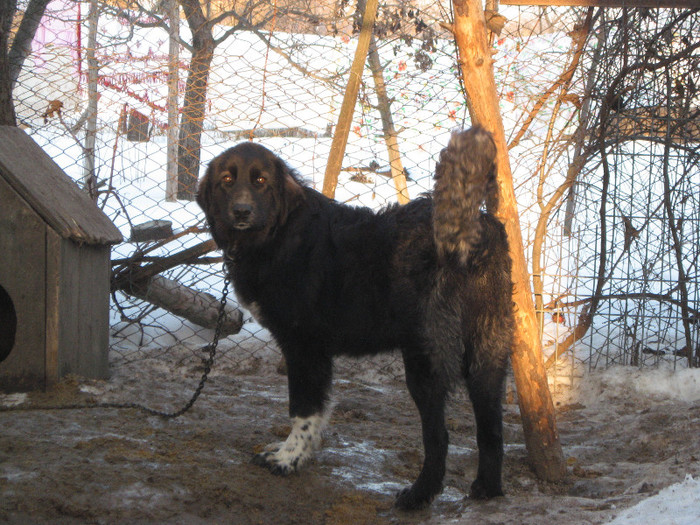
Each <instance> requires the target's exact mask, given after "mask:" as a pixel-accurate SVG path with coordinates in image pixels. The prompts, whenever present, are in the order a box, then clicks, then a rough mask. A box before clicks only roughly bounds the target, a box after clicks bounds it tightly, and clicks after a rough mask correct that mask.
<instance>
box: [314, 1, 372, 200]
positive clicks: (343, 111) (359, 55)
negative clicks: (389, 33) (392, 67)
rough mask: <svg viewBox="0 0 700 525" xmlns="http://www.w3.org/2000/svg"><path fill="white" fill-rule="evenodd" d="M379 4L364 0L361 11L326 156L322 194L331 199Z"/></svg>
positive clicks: (333, 196)
mask: <svg viewBox="0 0 700 525" xmlns="http://www.w3.org/2000/svg"><path fill="white" fill-rule="evenodd" d="M378 5H379V0H367V2H366V4H365V9H364V12H363V14H362V28H361V29H360V36H359V37H358V39H357V49H355V58H354V59H353V61H352V67H351V68H350V78H349V79H348V85H347V87H346V89H345V96H344V97H343V104H342V105H341V106H340V115H339V116H338V123H337V124H336V126H335V133H334V134H333V142H332V144H331V151H330V153H329V155H328V163H327V164H326V173H325V175H324V177H323V194H324V195H325V196H326V197H329V198H331V199H333V198H335V189H336V187H337V186H338V174H339V173H340V167H341V166H342V164H343V157H344V156H345V147H346V146H347V144H348V135H349V134H350V126H351V125H352V116H353V114H354V112H355V104H356V103H357V93H358V91H359V90H360V83H361V82H362V72H363V70H364V68H365V63H366V62H367V53H368V52H369V43H370V39H371V38H372V31H374V21H375V20H376V18H377V6H378Z"/></svg>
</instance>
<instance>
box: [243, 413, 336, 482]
mask: <svg viewBox="0 0 700 525" xmlns="http://www.w3.org/2000/svg"><path fill="white" fill-rule="evenodd" d="M328 412H330V411H328ZM328 415H329V414H326V413H324V414H315V415H313V416H310V417H295V418H294V419H292V430H291V432H290V433H289V436H288V437H287V440H286V441H284V442H283V443H274V444H272V445H268V446H267V447H265V452H262V453H260V454H258V455H257V456H255V458H254V462H255V463H257V464H260V465H263V466H266V467H268V468H269V469H270V470H271V471H272V472H273V473H275V474H283V475H285V474H291V473H292V472H296V471H297V470H298V469H299V468H301V466H302V465H304V464H305V463H306V462H308V461H309V460H310V459H311V458H312V457H313V455H314V452H315V451H316V450H317V449H318V448H320V446H321V432H322V430H323V428H324V427H325V426H326V422H327V420H328Z"/></svg>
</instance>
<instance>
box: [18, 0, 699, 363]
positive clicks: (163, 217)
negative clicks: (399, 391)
mask: <svg viewBox="0 0 700 525" xmlns="http://www.w3.org/2000/svg"><path fill="white" fill-rule="evenodd" d="M20 8H21V9H20V10H19V15H18V18H17V21H16V24H15V29H14V31H15V35H16V38H17V37H18V36H20V35H21V34H22V33H21V31H20V28H19V20H20V18H21V16H22V14H23V13H24V12H26V11H27V9H29V8H30V5H29V4H28V3H22V2H20ZM362 8H363V7H362V2H360V4H359V5H356V4H353V3H349V2H345V1H341V2H327V3H326V2H323V1H322V0H321V1H319V2H311V3H305V2H295V1H292V0H290V1H288V2H282V1H278V2H272V3H266V2H265V3H257V2H250V3H248V2H226V1H222V2H210V1H207V2H200V1H199V0H180V1H179V3H175V2H171V1H164V2H160V3H152V4H141V3H136V2H130V1H128V0H126V1H118V2H102V1H98V0H91V1H89V2H76V1H74V0H56V1H53V2H51V3H49V4H48V8H47V10H46V12H45V14H44V16H43V18H42V21H41V24H40V25H39V28H38V30H37V32H36V35H35V36H34V39H33V41H32V43H31V48H30V51H29V52H28V53H27V54H26V56H25V57H24V62H23V65H22V67H20V68H18V70H17V75H16V82H15V85H14V90H13V95H14V101H15V107H16V112H17V118H18V121H19V123H20V125H21V126H22V127H24V128H25V129H26V130H27V132H28V133H30V134H31V136H32V137H33V138H34V139H35V140H36V141H37V142H38V143H39V144H40V145H41V146H42V147H43V148H44V149H45V150H46V151H47V152H48V153H49V154H50V155H51V156H52V157H53V158H54V160H55V161H56V162H57V163H58V164H59V165H60V166H61V167H62V168H63V169H64V170H65V171H66V173H67V174H68V175H69V176H71V177H72V178H73V179H75V180H76V181H77V182H78V183H79V184H80V185H81V186H82V187H84V188H85V190H86V191H88V192H90V193H91V195H92V196H93V198H94V199H95V201H96V202H97V204H98V206H99V207H100V208H102V209H103V210H104V211H105V212H106V213H107V215H108V216H109V217H110V218H111V219H112V220H113V221H114V223H115V224H116V225H117V226H118V228H119V229H120V231H121V232H122V234H123V235H124V238H125V241H124V242H123V243H121V244H119V245H117V246H115V247H114V249H113V254H112V259H113V261H112V274H113V275H112V317H111V351H112V354H113V357H114V359H113V363H114V366H119V364H120V363H123V362H125V361H130V360H134V359H140V358H142V357H144V356H146V355H153V353H158V352H169V351H171V350H172V349H173V348H175V347H177V348H178V349H182V348H185V349H189V350H190V353H191V355H192V356H193V357H194V358H199V357H200V356H201V349H202V347H203V346H204V345H206V344H207V342H208V341H209V339H210V338H211V336H212V332H213V331H212V328H213V324H211V322H210V320H207V319H206V316H207V312H211V310H212V305H215V298H216V297H217V296H219V295H220V293H221V287H222V281H223V280H222V269H221V258H220V256H219V254H218V253H217V252H215V251H213V250H212V244H211V241H210V237H209V235H208V233H207V231H206V228H205V224H204V222H203V215H202V213H201V211H200V210H199V207H198V206H197V204H196V202H194V201H193V198H194V194H195V192H196V182H197V179H198V178H199V176H200V174H201V173H203V170H204V168H205V166H206V164H207V162H208V161H209V160H211V159H212V158H213V157H214V156H216V155H217V154H218V153H220V152H221V151H222V150H223V149H225V148H227V147H230V146H231V145H233V144H235V143H237V142H240V141H244V140H254V141H257V142H261V143H263V144H265V145H266V146H268V147H269V148H271V149H273V150H274V151H275V152H277V153H278V154H279V155H280V156H281V157H283V158H284V159H286V160H287V161H288V163H289V164H290V166H292V167H293V168H294V169H296V170H297V171H298V172H299V173H300V174H301V175H302V176H303V178H304V179H306V180H307V181H308V182H309V184H311V185H312V186H314V187H316V188H317V189H320V188H321V186H322V184H323V173H324V169H325V166H326V161H327V159H328V154H329V150H330V146H331V141H332V138H333V135H334V132H335V129H334V125H335V124H336V122H337V121H338V117H339V114H340V111H341V105H342V100H343V95H344V92H345V87H346V84H347V81H348V77H349V74H350V73H349V70H350V67H351V64H352V60H353V55H354V52H355V47H356V42H357V33H358V31H359V28H360V25H361V23H360V19H361V15H362ZM501 15H504V16H505V20H504V22H505V27H504V28H503V29H502V30H501V31H500V33H499V34H495V33H494V34H492V35H491V39H492V49H493V55H494V60H495V62H494V65H495V73H496V81H497V85H498V86H499V90H500V93H499V96H500V100H501V107H502V113H503V116H504V123H505V127H506V137H507V139H508V141H509V146H510V151H511V162H512V164H513V172H514V174H515V184H516V195H517V198H518V204H519V208H520V214H521V221H522V224H523V235H524V238H525V241H526V247H527V250H528V260H529V261H531V264H532V273H533V287H534V292H535V298H536V304H537V307H538V313H539V316H540V320H541V324H542V330H543V343H544V346H545V350H546V358H547V359H548V364H549V365H550V366H551V368H552V370H558V374H559V375H560V376H561V375H563V376H565V375H566V374H573V373H574V371H575V370H576V369H577V367H578V366H579V365H581V364H585V365H587V366H591V367H595V366H600V365H606V366H607V365H610V364H617V363H620V364H627V365H635V366H645V365H650V364H658V363H660V362H662V361H664V362H670V363H672V364H673V365H674V366H677V365H680V366H688V365H690V366H697V365H698V352H699V350H698V339H699V336H700V334H699V333H698V330H699V324H698V322H697V319H698V311H699V310H700V297H699V293H698V287H697V273H698V271H697V259H698V250H699V249H700V248H698V246H700V239H698V237H699V236H700V217H699V216H698V215H699V213H700V212H699V211H698V210H700V206H699V203H698V192H697V188H698V184H699V183H700V170H699V169H698V152H697V144H698V140H699V139H700V133H699V131H698V129H697V122H698V108H699V107H700V100H699V95H698V92H697V89H696V86H697V85H698V82H700V78H698V76H699V74H698V71H699V70H700V67H698V66H699V64H698V61H699V58H698V51H697V49H698V47H699V43H698V33H697V27H698V23H699V22H700V20H699V18H700V15H699V14H698V12H697V10H695V11H693V10H685V11H680V10H651V9H608V10H606V9H595V10H593V9H582V8H548V9H543V8H535V7H529V8H504V9H502V10H501ZM450 17H451V14H450V12H449V10H448V9H447V7H446V4H444V3H441V2H430V1H420V2H415V3H406V2H397V3H390V2H387V3H384V4H382V5H381V6H380V9H379V12H378V17H377V24H376V27H375V30H374V34H373V37H372V42H371V45H370V51H369V55H368V57H367V61H366V65H365V71H364V74H363V76H362V82H361V87H360V94H359V97H358V100H357V103H356V106H355V111H354V118H353V123H352V126H351V129H350V134H349V140H348V146H347V151H346V154H345V157H344V160H343V165H342V169H341V174H340V178H339V184H338V187H337V190H336V195H335V197H336V199H337V200H339V201H343V202H347V203H349V204H352V205H365V206H370V207H372V208H379V207H381V206H384V205H386V204H389V203H393V202H397V200H399V192H403V193H404V194H405V195H407V196H408V198H411V197H415V196H418V195H420V194H421V193H424V192H426V191H429V190H430V188H431V180H432V179H431V176H432V171H433V168H434V166H435V161H436V158H437V155H438V153H439V151H440V149H441V148H442V147H443V146H444V145H445V144H446V143H447V139H448V137H449V133H450V131H451V130H452V129H455V128H458V127H464V126H468V125H469V117H468V107H467V102H466V99H465V95H464V92H463V89H462V86H461V82H460V77H459V67H458V65H459V63H458V57H457V53H456V48H455V45H454V42H453V38H452V35H451V33H450V31H449V24H450ZM397 166H398V168H397ZM397 177H398V178H399V179H401V180H403V179H405V190H401V189H400V188H399V189H397V185H396V181H397ZM156 275H157V276H158V280H157V281H155V280H154V276H156ZM157 287H159V289H161V291H162V292H163V293H164V294H165V295H168V296H169V297H170V298H171V299H172V300H171V301H170V302H167V301H166V303H167V304H164V303H163V302H162V301H158V300H157V299H155V298H154V292H153V290H152V289H153V288H157ZM207 294H208V295H207ZM188 298H189V299H188ZM183 302H190V303H195V304H197V305H198V307H199V308H200V309H201V310H202V311H203V312H199V314H201V315H199V314H198V315H194V314H192V312H189V313H188V312H185V311H184V310H183V309H182V303H183ZM202 317H204V319H203V318H202ZM243 321H244V323H243V328H242V330H241V331H240V332H239V333H237V334H233V333H232V334H231V335H229V336H228V337H227V338H226V339H225V340H224V341H223V342H222V345H221V352H220V355H221V356H222V359H225V360H227V361H228V362H229V363H230V364H232V365H233V366H235V367H236V368H237V369H239V370H242V371H254V370H259V369H260V368H261V367H262V366H268V367H270V366H271V367H272V368H273V369H274V368H275V367H276V366H277V364H278V362H279V361H280V356H279V354H278V353H277V350H276V349H275V345H274V341H272V339H271V337H270V336H269V334H268V333H267V332H266V331H265V330H264V329H262V328H261V327H260V326H259V325H258V324H257V323H255V321H254V319H253V318H252V316H251V315H250V314H249V313H248V312H243ZM231 331H235V330H234V329H233V328H232V329H231ZM398 361H400V360H397V359H393V358H385V359H384V360H382V361H380V363H379V366H378V369H379V373H380V374H382V375H386V376H389V377H393V376H396V375H398V374H400V373H401V366H400V364H399V362H398ZM340 367H341V368H343V367H346V368H347V369H348V370H352V371H353V372H354V373H357V374H368V375H371V374H372V372H370V370H371V369H372V368H377V363H376V362H375V363H373V364H372V365H371V366H367V367H365V366H363V365H362V364H359V365H350V364H347V363H341V365H340Z"/></svg>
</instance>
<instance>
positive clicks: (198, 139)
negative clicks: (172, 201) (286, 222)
mask: <svg viewBox="0 0 700 525" xmlns="http://www.w3.org/2000/svg"><path fill="white" fill-rule="evenodd" d="M179 1H180V5H181V6H182V9H183V11H184V12H185V18H186V19H187V24H188V25H189V27H190V30H191V31H192V49H193V51H192V58H191V59H190V68H189V71H188V73H187V83H186V86H185V103H184V105H183V107H182V120H181V122H180V142H179V145H178V190H177V197H178V199H184V200H194V199H195V197H196V195H197V181H198V180H199V162H200V154H201V149H202V129H203V126H204V114H205V110H206V101H207V86H208V83H209V67H210V65H211V61H212V59H213V58H214V47H215V44H214V36H213V34H212V30H211V25H210V24H209V22H208V21H207V19H206V18H205V16H204V13H203V12H202V6H201V5H200V3H199V0H179Z"/></svg>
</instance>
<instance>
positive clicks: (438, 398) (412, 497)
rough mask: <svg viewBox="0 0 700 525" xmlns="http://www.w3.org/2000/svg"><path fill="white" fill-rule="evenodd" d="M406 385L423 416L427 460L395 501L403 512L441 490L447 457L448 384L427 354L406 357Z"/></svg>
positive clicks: (427, 502)
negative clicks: (437, 374) (435, 370)
mask: <svg viewBox="0 0 700 525" xmlns="http://www.w3.org/2000/svg"><path fill="white" fill-rule="evenodd" d="M403 358H404V364H405V368H406V384H407V385H408V390H409V392H410V393H411V396H412V397H413V400H414V401H415V403H416V406H417V407H418V412H419V413H420V419H421V427H422V431H423V447H424V449H425V458H424V460H423V468H422V469H421V472H420V474H419V475H418V478H417V479H416V481H415V482H414V483H413V485H411V486H410V487H408V488H406V489H404V490H403V491H401V492H400V493H399V495H398V496H397V498H396V502H395V505H396V507H398V508H400V509H405V510H413V509H419V508H421V507H425V506H426V505H428V504H430V502H431V501H432V500H433V498H434V497H435V496H437V495H438V494H439V493H440V492H441V491H442V480H443V478H444V477H445V460H446V457H447V443H448V436H447V428H446V427H445V399H446V397H447V383H446V381H444V380H442V379H441V378H440V377H436V374H435V372H434V370H433V367H432V364H431V362H430V359H429V358H428V357H427V355H426V353H423V352H420V353H411V354H410V355H409V354H408V353H407V352H404V354H403Z"/></svg>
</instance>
